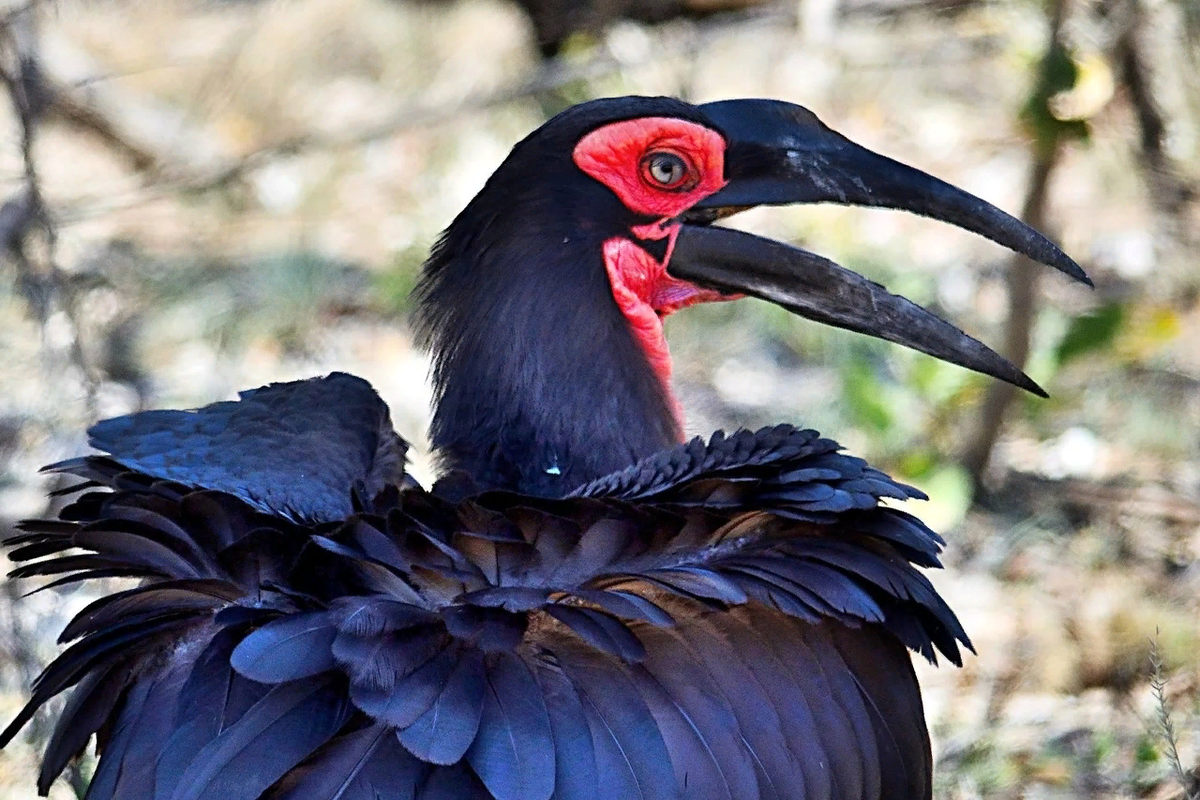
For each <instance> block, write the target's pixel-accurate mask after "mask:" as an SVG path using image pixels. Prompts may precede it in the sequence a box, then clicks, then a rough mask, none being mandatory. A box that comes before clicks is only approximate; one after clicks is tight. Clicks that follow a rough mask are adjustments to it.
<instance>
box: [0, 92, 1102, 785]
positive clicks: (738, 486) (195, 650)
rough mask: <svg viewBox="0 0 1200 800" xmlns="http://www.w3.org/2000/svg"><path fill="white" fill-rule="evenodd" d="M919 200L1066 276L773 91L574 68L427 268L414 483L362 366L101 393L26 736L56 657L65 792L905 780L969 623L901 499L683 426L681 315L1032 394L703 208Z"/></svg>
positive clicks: (778, 441) (911, 778)
mask: <svg viewBox="0 0 1200 800" xmlns="http://www.w3.org/2000/svg"><path fill="white" fill-rule="evenodd" d="M823 201H832V202H838V203H847V204H858V205H873V206H884V207H890V208H901V209H907V210H910V211H914V212H916V213H919V214H925V215H928V216H931V217H936V218H939V219H942V220H946V221H949V222H952V223H954V224H956V225H959V226H961V227H965V228H968V229H970V230H973V231H976V232H978V233H980V234H983V235H985V236H988V237H990V238H992V239H994V240H996V241H997V242H1000V243H1001V244H1004V245H1006V246H1008V247H1010V248H1012V249H1014V250H1018V251H1020V252H1022V253H1025V254H1027V255H1029V256H1031V257H1033V258H1035V259H1037V260H1039V261H1042V262H1044V263H1047V264H1050V265H1053V266H1055V267H1058V268H1060V269H1062V270H1064V271H1065V272H1068V273H1070V274H1072V275H1074V276H1075V277H1077V278H1080V279H1082V280H1086V277H1085V276H1083V273H1082V272H1081V271H1080V270H1079V268H1078V267H1077V266H1076V265H1075V264H1074V263H1073V262H1072V261H1071V260H1070V259H1069V258H1067V257H1066V256H1065V255H1064V254H1063V253H1062V252H1061V251H1060V250H1059V249H1058V248H1057V247H1055V246H1054V245H1053V244H1051V243H1050V242H1049V241H1047V240H1046V239H1044V238H1043V237H1042V236H1041V235H1039V234H1038V233H1036V232H1035V231H1033V230H1031V229H1029V228H1028V227H1026V226H1024V225H1023V224H1021V223H1020V222H1018V221H1017V220H1015V219H1013V218H1012V217H1009V216H1008V215H1006V214H1004V213H1003V212H1001V211H999V210H997V209H996V208H994V207H992V206H990V205H988V204H987V203H985V202H983V201H981V200H979V199H977V198H975V197H972V196H970V195H968V194H966V193H964V192H962V191H960V190H958V189H955V188H953V187H951V186H949V185H948V184H945V183H943V182H941V181H939V180H936V179H934V178H932V177H930V176H928V175H925V174H924V173H921V172H919V171H917V170H914V169H911V168H909V167H906V166H903V165H901V164H899V163H897V162H895V161H892V160H890V159H887V158H884V157H882V156H879V155H876V154H873V153H871V152H869V151H867V150H865V149H863V148H861V147H859V146H857V145H855V144H853V143H851V142H849V141H848V140H846V139H845V138H843V137H841V136H839V135H838V134H836V133H834V132H832V131H830V130H829V129H828V128H826V127H825V126H824V125H822V124H821V123H820V122H819V121H818V120H817V119H816V118H815V117H814V116H813V115H812V114H811V113H810V112H808V111H806V110H804V109H802V108H799V107H797V106H794V105H790V104H786V103H780V102H775V101H766V100H737V101H726V102H719V103H711V104H707V105H699V106H696V105H689V104H687V103H683V102H680V101H676V100H670V99H666V98H620V99H609V100H599V101H594V102H590V103H585V104H583V105H580V106H576V107H575V108H572V109H569V110H568V111H566V112H564V113H562V114H560V115H558V116H556V117H555V118H553V119H552V120H550V121H549V122H547V123H546V124H545V125H544V126H542V127H541V128H540V129H538V130H537V131H535V132H534V133H533V134H531V135H530V136H529V137H528V138H527V139H525V140H524V141H523V142H521V143H520V144H518V145H517V146H516V147H515V148H514V149H513V151H512V153H511V155H510V156H509V157H508V159H507V160H506V161H505V162H504V163H503V164H502V165H501V166H500V168H499V169H498V170H497V171H496V173H495V174H494V175H493V176H492V177H491V179H490V180H488V182H487V184H486V186H485V187H484V188H483V190H482V191H481V192H480V193H479V195H478V196H477V197H476V198H475V199H474V200H473V201H472V202H471V203H470V205H468V206H467V208H466V209H465V210H464V211H463V212H462V213H461V214H460V215H459V216H458V218H457V219H455V220H454V222H453V223H451V225H450V227H449V228H448V229H447V230H446V232H445V233H444V235H443V236H442V238H441V240H440V241H439V242H438V244H437V246H436V247H435V248H434V251H433V254H432V256H431V257H430V259H429V261H428V263H427V264H426V266H425V273H424V278H423V281H422V283H421V284H420V286H419V289H418V294H417V305H418V308H419V313H418V315H417V330H418V332H419V335H420V337H421V340H422V341H423V343H424V344H425V345H426V346H427V347H428V348H429V349H430V351H431V352H432V356H433V364H434V367H433V379H434V383H435V386H436V408H435V413H434V419H433V426H432V442H433V445H434V447H435V448H436V450H437V452H438V454H439V455H440V458H441V459H442V463H443V466H444V468H445V470H444V475H443V477H442V478H441V479H440V480H439V481H438V483H437V484H435V486H434V487H433V488H432V490H430V491H426V490H424V489H422V488H421V487H419V486H417V485H416V483H415V482H414V481H413V480H412V479H411V478H409V477H408V476H407V475H406V474H405V469H404V463H405V447H406V446H405V443H404V442H403V440H402V439H401V438H400V437H399V436H397V435H396V433H394V432H393V431H392V429H391V425H390V422H389V419H388V410H387V407H386V406H385V405H384V404H383V402H382V401H381V400H380V399H379V397H378V396H377V395H376V394H375V392H374V391H373V390H372V389H371V387H370V386H369V385H367V384H366V383H365V382H364V381H362V380H360V379H357V378H354V377H352V376H349V375H345V374H333V375H329V376H328V377H325V378H318V379H312V380H307V381H300V382H295V383H285V384H272V385H270V386H266V387H263V388H260V389H255V390H252V391H248V392H244V393H242V395H241V397H240V399H239V400H236V401H232V402H222V403H216V404H214V405H210V406H207V407H205V408H202V409H200V410H198V411H150V412H145V413H140V414H134V415H132V416H127V417H121V418H118V419H112V420H108V421H105V422H101V423H100V424H98V425H96V426H95V427H94V428H93V429H92V430H91V441H92V444H93V445H94V446H95V447H96V448H97V449H98V450H100V451H102V452H103V453H105V454H104V455H95V456H86V457H83V458H78V459H73V460H70V461H66V462H63V463H60V464H56V465H54V466H53V467H50V468H49V469H51V470H52V471H55V472H59V473H67V474H70V475H74V476H78V477H79V478H81V479H82V480H83V483H82V484H81V485H79V486H76V487H74V489H73V490H71V491H78V494H77V496H76V497H75V499H74V500H73V502H71V503H70V504H69V505H68V506H66V508H65V509H64V510H63V511H62V513H61V515H60V517H59V518H58V519H55V520H34V521H27V522H25V523H22V525H21V527H22V532H21V533H20V534H19V535H17V536H14V537H13V538H11V539H10V540H9V541H8V545H9V546H10V547H12V548H13V549H12V551H11V557H12V558H13V559H14V560H16V561H17V562H20V566H19V567H18V568H17V569H16V570H15V571H14V575H15V576H17V577H20V578H25V577H31V576H55V580H54V581H53V582H51V583H50V584H49V586H58V585H62V584H66V583H71V582H76V581H90V580H94V579H98V578H106V577H113V576H122V577H129V578H135V579H138V580H139V582H138V583H137V585H136V586H135V587H134V588H129V589H127V590H125V591H121V592H117V593H115V594H110V595H107V596H105V597H102V598H101V599H99V600H97V601H95V602H94V603H92V604H91V605H89V606H87V607H86V608H85V609H84V610H83V611H81V612H80V613H79V614H78V616H76V617H75V618H74V619H73V620H72V621H71V622H70V624H69V625H68V626H67V627H66V629H65V630H64V631H63V633H62V636H61V637H60V640H61V641H62V642H63V643H70V644H69V646H68V647H67V649H66V650H64V651H63V652H62V654H61V655H59V656H58V658H57V659H55V660H54V662H53V663H51V664H50V666H49V667H47V668H46V670H45V672H43V673H42V675H41V676H40V677H39V678H38V679H37V681H36V682H35V684H34V686H33V691H32V698H31V700H30V701H29V704H28V706H27V707H26V708H25V709H24V710H23V711H22V712H21V713H20V715H19V716H18V717H17V719H16V720H15V721H14V722H13V723H12V724H11V725H10V726H9V728H8V729H7V731H5V732H4V734H3V741H4V742H7V741H8V740H9V739H10V738H11V737H12V736H13V735H14V734H15V733H16V731H17V730H18V729H20V728H21V727H22V725H24V724H25V723H26V722H27V721H28V720H29V718H30V716H31V715H32V714H33V713H34V712H35V711H36V710H37V709H38V708H39V707H40V706H42V705H43V704H44V703H46V702H47V701H48V700H50V699H51V698H53V697H55V696H56V695H58V694H59V693H60V692H64V691H66V690H68V689H70V690H71V691H70V694H69V697H68V698H67V700H66V705H65V707H64V708H63V709H62V711H61V714H60V715H59V718H58V722H57V726H56V728H55V731H54V735H53V738H52V739H51V741H50V743H49V745H48V747H47V750H46V753H45V757H44V760H43V764H42V770H41V776H40V779H39V788H40V789H41V791H42V792H46V791H47V790H48V787H49V786H50V784H51V783H52V782H53V781H54V779H55V777H56V776H57V775H59V773H60V772H61V771H62V770H63V768H64V766H65V765H66V764H67V763H68V762H69V761H70V760H71V759H72V758H75V757H77V756H78V755H79V754H80V753H81V752H82V751H83V750H84V748H85V747H86V746H87V744H88V742H89V741H90V739H91V737H92V736H93V735H95V737H96V746H97V750H98V751H99V753H100V758H99V762H98V766H97V768H96V771H95V775H94V776H93V778H92V780H91V784H90V788H89V790H88V795H87V796H88V797H89V798H92V799H93V800H107V799H108V798H161V799H162V800H197V798H213V799H214V800H252V798H259V797H263V798H280V799H282V798H287V799H288V800H384V799H387V800H393V799H394V800H400V799H401V798H404V799H405V800H408V799H409V798H421V799H422V800H434V798H438V799H440V798H447V800H449V799H450V798H488V797H494V798H496V799H497V800H546V799H547V798H550V797H555V798H560V799H561V800H595V799H596V798H600V797H603V798H620V799H621V800H624V799H625V798H643V799H644V800H650V799H651V798H654V799H655V800H658V799H659V798H671V797H676V798H689V799H696V800H699V799H700V798H714V799H715V798H726V799H727V800H751V798H764V799H765V798H781V799H782V798H805V800H821V799H823V798H842V799H846V798H884V797H886V798H919V797H928V796H929V795H930V791H931V789H930V785H931V784H930V781H931V778H930V770H931V757H930V746H929V738H928V734H927V732H926V727H925V721H924V715H923V711H922V706H921V697H920V694H919V690H918V686H917V682H916V679H915V677H914V675H913V669H912V665H911V662H910V658H909V653H908V650H909V649H911V650H913V651H916V652H917V653H920V654H921V655H923V656H925V657H926V658H928V659H930V660H933V659H935V653H937V652H941V653H942V654H943V655H944V656H945V657H946V658H948V659H949V660H950V661H952V662H955V663H958V662H959V648H960V646H969V641H968V639H967V636H966V634H965V633H964V632H963V630H962V628H961V627H960V625H959V623H958V621H957V620H956V619H955V616H954V614H953V613H952V612H951V610H950V609H949V608H948V607H947V606H946V604H945V603H944V602H943V601H942V599H941V598H940V597H939V596H938V595H937V593H936V592H935V591H934V589H933V588H932V586H931V585H930V583H929V582H928V581H927V579H926V578H925V577H924V576H923V575H922V573H921V571H920V569H919V568H921V567H936V566H938V551H939V549H940V545H941V540H940V539H939V538H938V536H937V535H936V534H934V533H933V532H932V531H930V530H929V529H928V528H926V527H925V526H924V525H923V524H922V523H921V522H920V521H919V520H917V519H915V518H914V517H912V516H910V515H908V514H906V513H904V512H902V511H899V510H896V509H893V508H888V507H886V505H884V504H883V503H882V502H881V501H882V500H883V499H884V498H911V497H919V496H920V492H918V491H917V490H916V489H913V488H910V487H908V486H904V485H903V484H900V483H897V482H896V481H894V480H892V479H891V478H889V477H888V476H886V475H884V474H883V473H881V472H879V471H877V470H874V469H872V468H871V467H869V466H867V465H866V464H865V463H864V462H863V461H862V460H860V459H857V458H854V457H852V456H848V455H844V454H842V453H841V452H839V448H838V446H837V445H836V444H835V443H834V442H832V441H830V440H828V439H823V438H821V437H820V436H819V435H818V434H816V433H815V432H813V431H809V430H799V429H796V428H792V427H791V426H787V425H781V426H778V427H775V428H768V429H763V430H760V431H757V432H754V433H751V432H748V431H739V432H737V433H735V434H733V435H731V436H724V435H722V434H720V433H717V434H716V435H714V436H713V437H712V438H711V439H710V440H708V441H707V442H706V441H703V440H701V439H695V440H692V441H691V442H687V443H683V442H682V436H681V421H680V414H679V407H678V404H677V403H676V402H675V400H674V398H673V397H672V395H671V391H670V385H669V377H670V369H671V365H670V359H669V355H668V352H667V348H666V344H665V342H664V339H663V333H662V318H663V317H664V316H666V315H667V314H670V313H671V312H674V311H676V310H678V309H680V308H684V307H686V306H690V305H693V304H696V303H701V302H705V301H710V300H725V299H732V298H734V297H736V296H739V295H742V294H749V295H755V296H758V297H763V298H766V299H768V300H771V301H773V302H775V303H778V304H780V305H783V306H785V307H787V308H789V309H791V310H793V311H795V312H796V313H798V314H801V315H804V316H807V317H810V318H812V319H816V320H820V321H822V322H826V323H830V324H834V325H838V326H841V327H845V328H850V329H853V330H857V331H861V332H864V333H868V334H872V335H874V336H879V337H883V338H886V339H890V340H892V341H896V342H899V343H902V344H906V345H908V346H911V347H915V348H918V349H921V350H924V351H925V352H928V353H931V354H933V355H935V356H938V357H941V358H943V359H947V360H950V361H954V362H956V363H959V364H963V365H965V366H969V367H971V368H973V369H976V370H980V371H983V372H987V373H989V374H992V375H996V376H998V377H1001V378H1004V379H1006V380H1009V381H1012V382H1014V383H1017V384H1018V385H1021V386H1024V387H1026V388H1028V389H1030V390H1033V391H1040V390H1039V389H1038V388H1037V387H1036V385H1034V384H1033V383H1032V382H1030V381H1029V380H1028V378H1026V377H1025V376H1024V375H1023V374H1022V373H1021V372H1020V371H1019V370H1016V369H1015V368H1014V367H1012V366H1011V365H1009V364H1008V363H1007V362H1005V361H1004V360H1003V359H1001V358H1000V357H999V356H996V355H995V354H993V353H992V352H991V351H990V350H988V349H987V348H986V347H984V346H983V345H981V344H979V343H978V342H976V341H975V340H973V339H971V338H969V337H967V336H966V335H965V334H963V333H961V332H960V331H958V330H957V329H956V328H954V327H953V326H951V325H948V324H947V323H945V322H942V321H941V320H938V319H937V318H935V317H933V316H932V315H930V314H929V313H928V312H925V311H924V310H922V309H920V308H919V307H918V306H915V305H913V304H911V303H909V302H908V301H906V300H903V299H902V298H898V297H895V296H893V295H889V294H888V293H887V292H886V291H885V290H884V289H883V288H882V287H880V286H878V285H876V284H873V283H871V282H869V281H866V280H865V279H863V278H860V277H859V276H857V275H855V274H854V273H851V272H849V271H847V270H844V269H842V268H841V267H838V266H837V265H835V264H832V263H831V262H829V261H826V260H824V259H821V258H819V257H818V256H815V255H812V254H810V253H807V252H805V251H802V250H799V249H796V248H792V247H789V246H786V245H782V244H778V243H775V242H771V241H768V240H765V239H761V238H758V237H755V236H752V235H750V234H746V233H739V232H735V231H731V230H728V229H723V228H720V227H713V226H711V223H712V222H714V221H715V220H717V219H718V218H720V217H722V216H725V215H727V214H729V213H732V212H734V211H736V210H739V209H742V208H745V207H748V206H753V205H758V204H764V203H773V204H782V203H804V202H823Z"/></svg>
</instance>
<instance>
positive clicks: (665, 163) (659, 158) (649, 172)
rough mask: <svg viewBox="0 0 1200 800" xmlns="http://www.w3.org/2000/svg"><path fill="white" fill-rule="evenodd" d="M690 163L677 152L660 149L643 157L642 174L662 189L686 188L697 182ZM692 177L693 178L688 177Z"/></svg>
mask: <svg viewBox="0 0 1200 800" xmlns="http://www.w3.org/2000/svg"><path fill="white" fill-rule="evenodd" d="M690 172H691V171H690V170H689V169H688V163H687V162H686V161H684V160H683V157H682V156H679V155H677V154H675V153H668V152H662V151H659V152H657V153H650V154H649V155H647V156H646V157H645V158H644V159H642V175H643V176H645V178H647V179H648V182H650V183H653V184H655V185H657V186H658V187H659V188H662V189H676V190H686V189H690V188H692V186H694V185H695V184H696V176H694V175H690ZM689 177H691V180H688V178H689Z"/></svg>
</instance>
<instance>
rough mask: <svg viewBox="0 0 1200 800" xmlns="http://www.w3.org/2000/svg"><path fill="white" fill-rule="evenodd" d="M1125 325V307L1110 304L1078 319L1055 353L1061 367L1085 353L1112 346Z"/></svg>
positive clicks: (1073, 322)
mask: <svg viewBox="0 0 1200 800" xmlns="http://www.w3.org/2000/svg"><path fill="white" fill-rule="evenodd" d="M1124 323H1125V307H1124V306H1122V305H1121V304H1120V303H1108V304H1106V305H1103V306H1101V307H1100V308H1098V309H1096V310H1095V311H1093V312H1092V313H1091V314H1086V315H1084V316H1082V317H1076V318H1075V320H1074V321H1072V323H1071V327H1069V328H1068V329H1067V333H1066V335H1065V336H1063V338H1062V341H1061V342H1059V343H1058V349H1057V350H1056V351H1055V355H1056V356H1057V359H1058V363H1059V365H1060V366H1061V365H1063V364H1066V363H1067V362H1069V361H1072V360H1074V359H1076V358H1078V357H1079V356H1081V355H1084V354H1085V353H1090V352H1093V351H1096V350H1104V349H1106V348H1108V347H1111V346H1112V343H1113V341H1114V340H1115V339H1116V338H1117V334H1118V333H1120V331H1121V327H1122V326H1123V325H1124Z"/></svg>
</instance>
